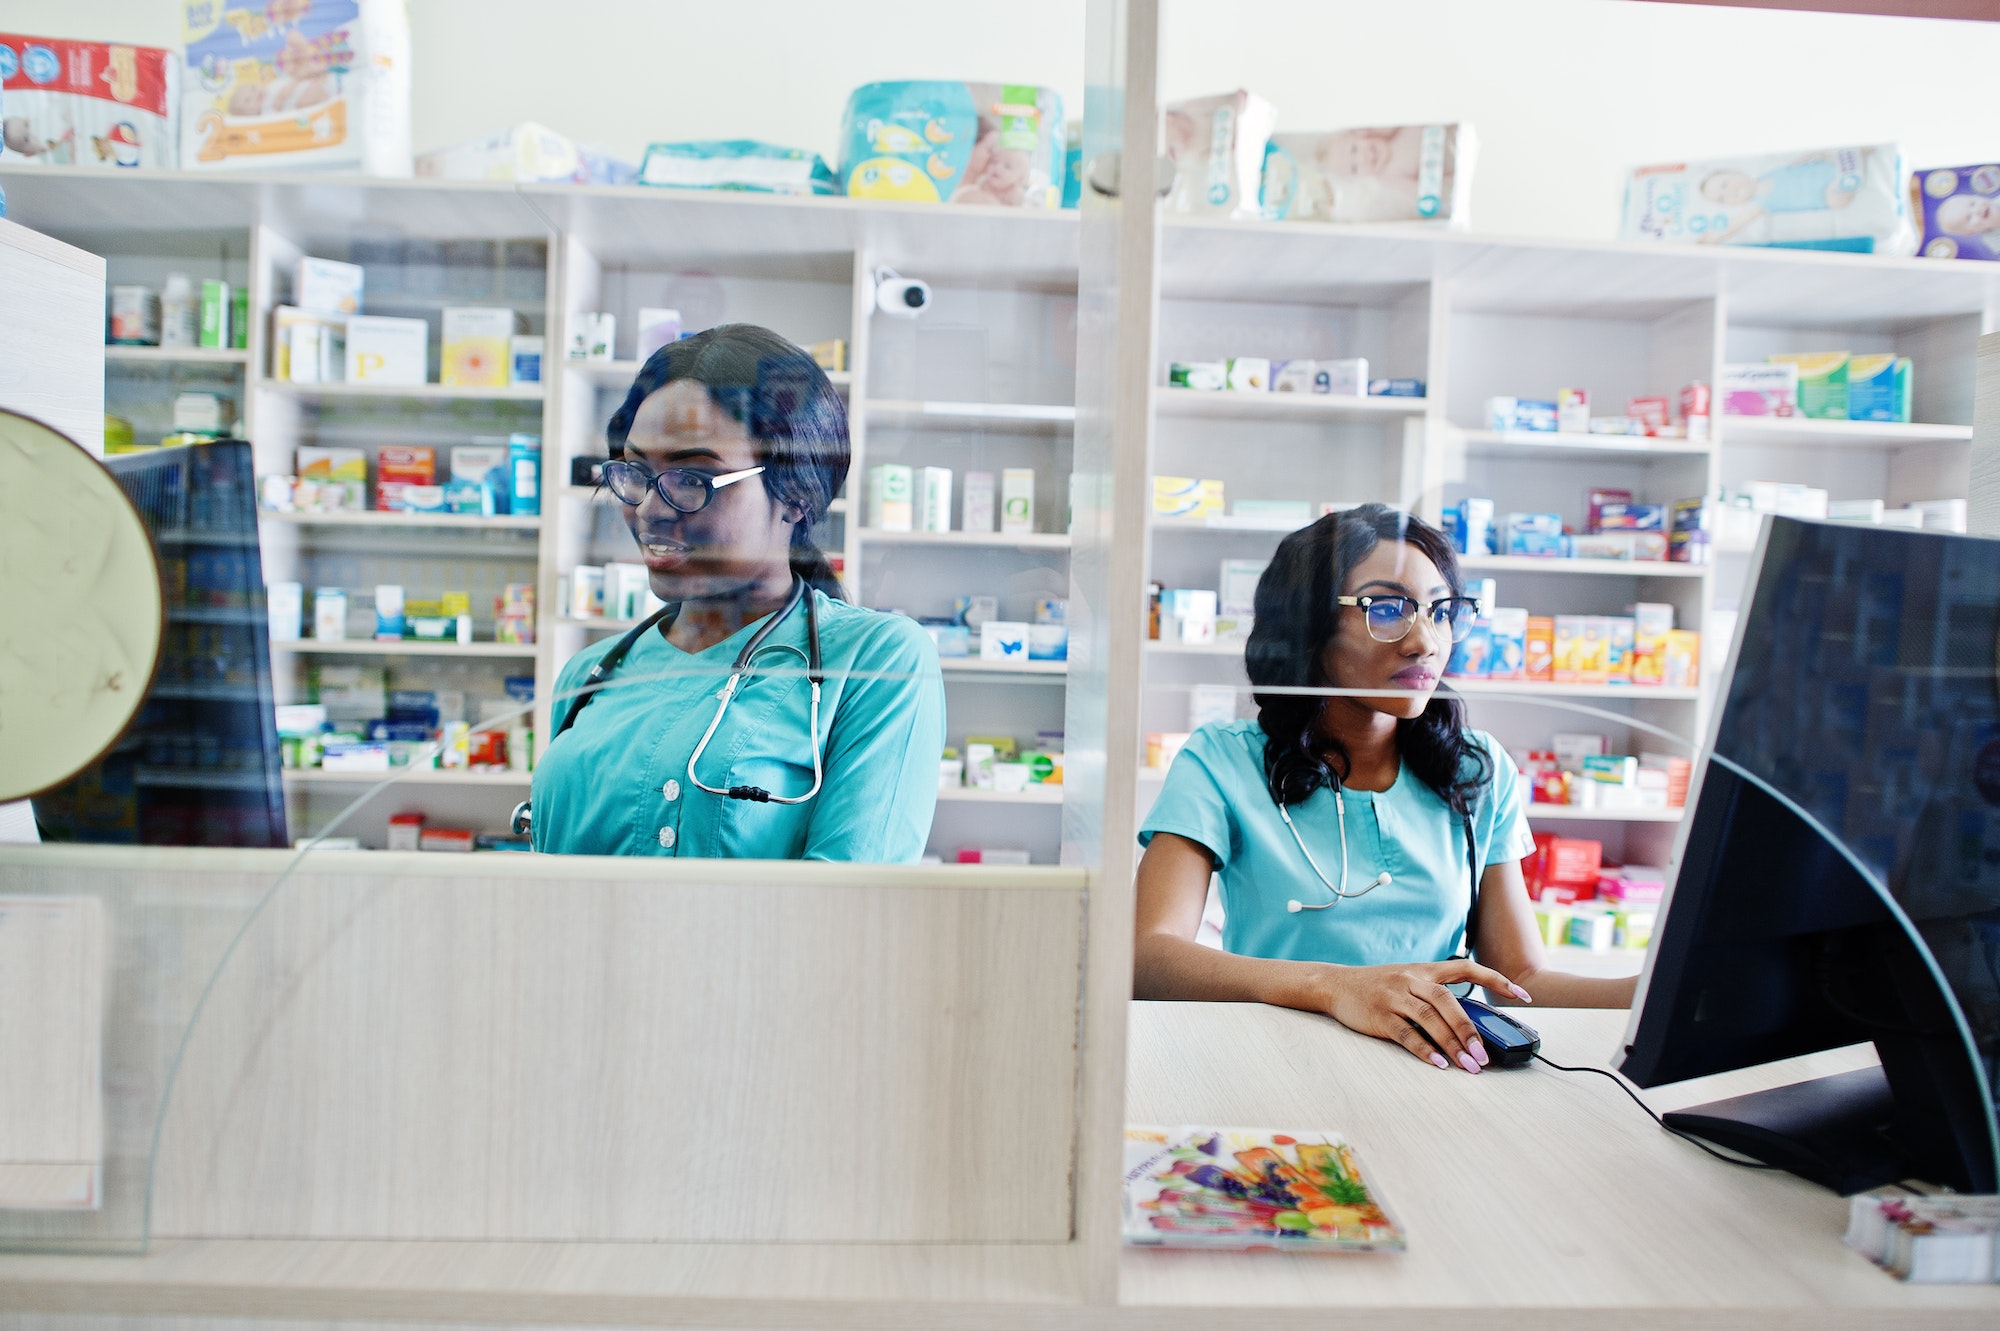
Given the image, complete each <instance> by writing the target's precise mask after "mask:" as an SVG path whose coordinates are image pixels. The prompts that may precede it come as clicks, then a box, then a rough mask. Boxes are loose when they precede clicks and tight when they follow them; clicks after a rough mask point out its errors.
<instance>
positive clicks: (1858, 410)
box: [1847, 356, 1910, 422]
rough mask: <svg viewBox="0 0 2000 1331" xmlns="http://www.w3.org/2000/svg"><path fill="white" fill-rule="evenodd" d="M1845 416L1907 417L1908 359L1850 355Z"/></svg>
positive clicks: (1866, 418) (1872, 418)
mask: <svg viewBox="0 0 2000 1331" xmlns="http://www.w3.org/2000/svg"><path fill="white" fill-rule="evenodd" d="M1847 419H1849V420H1851V421H1902V422H1907V421H1908V420H1909V419H1910V358H1909V357H1908V356H1850V357H1849V358H1848V361H1847Z"/></svg>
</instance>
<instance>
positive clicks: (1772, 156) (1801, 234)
mask: <svg viewBox="0 0 2000 1331" xmlns="http://www.w3.org/2000/svg"><path fill="white" fill-rule="evenodd" d="M1905 181H1906V176H1905V174H1904V170H1903V159H1902V153H1901V151H1900V150H1899V149H1898V148H1897V146H1896V145H1895V144H1893V143H1873V144H1855V145H1845V146H1841V147H1834V148H1825V149H1821V150H1819V151H1816V152H1807V153H1766V154H1762V155H1758V156H1748V157H1729V158H1713V159H1710V160H1707V161H1690V162H1670V163H1666V164H1663V165H1659V166H1642V167H1640V168H1639V169H1637V170H1636V171H1634V172H1632V174H1631V175H1630V176H1629V177H1628V178H1627V179H1626V184H1625V211H1624V218H1623V221H1622V223H1621V225H1620V228H1619V238H1620V239H1621V240H1653V241H1667V242H1672V243H1679V244H1702V245H1769V246H1777V247H1780V248H1792V249H1814V250H1848V251H1853V252H1855V253H1860V254H1912V253H1914V252H1915V251H1916V248H1917V230H1916V227H1915V226H1914V225H1913V224H1912V221H1911V213H1910V200H1909V198H1908V195H1907V192H1906V188H1905Z"/></svg>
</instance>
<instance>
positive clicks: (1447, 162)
mask: <svg viewBox="0 0 2000 1331" xmlns="http://www.w3.org/2000/svg"><path fill="white" fill-rule="evenodd" d="M1476 147H1477V145H1476V142H1475V140H1474V137H1473V133H1472V126H1471V125H1466V124H1450V125H1386V126H1380V127H1375V128H1368V129H1343V130H1339V131H1337V132H1334V133H1323V132H1319V131H1314V132H1312V133H1296V134H1276V135H1273V136H1272V138H1271V146H1270V150H1269V151H1268V152H1267V153H1266V154H1265V155H1264V179H1263V194H1262V198H1263V208H1264V215H1265V216H1266V217H1270V218H1274V219H1282V220H1293V221H1319V222H1442V223H1444V224H1446V225H1447V226H1449V227H1451V229H1453V230H1455V231H1457V230H1464V229H1465V228H1466V227H1467V226H1469V225H1470V204H1471V199H1472V168H1473V158H1474V155H1475V152H1476Z"/></svg>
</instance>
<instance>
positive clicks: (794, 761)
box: [532, 591, 945, 863]
mask: <svg viewBox="0 0 2000 1331" xmlns="http://www.w3.org/2000/svg"><path fill="white" fill-rule="evenodd" d="M807 595H810V596H813V597H815V598H817V604H818V611H819V631H820V654H821V662H822V665H823V666H824V669H825V673H826V682H825V684H824V686H823V687H822V689H821V694H820V713H819V722H820V741H821V744H822V746H823V751H824V768H825V780H824V782H823V783H822V784H821V786H820V791H819V794H818V795H817V796H815V797H814V798H813V799H811V800H808V801H807V802H806V803H803V804H776V803H770V804H761V803H757V802H754V801H751V800H735V799H729V798H727V797H725V796H722V795H711V794H709V793H707V792H706V791H703V790H701V789H699V788H698V787H696V786H695V785H694V784H693V783H692V782H691V781H689V780H688V757H689V755H691V754H692V753H693V752H694V749H695V745H697V744H698V743H700V741H701V736H702V732H703V731H705V730H707V729H708V725H709V723H710V722H711V721H712V720H713V719H714V717H715V707H716V701H717V698H716V695H717V694H718V693H719V692H720V691H721V688H722V686H723V684H724V683H725V682H726V681H727V680H728V678H729V673H730V667H731V666H732V665H733V664H734V663H735V661H736V657H737V654H738V653H739V652H741V651H742V650H743V645H744V643H746V642H748V641H749V639H750V638H751V637H752V636H753V635H755V633H756V632H757V630H758V629H759V628H761V627H763V624H764V620H761V619H760V620H757V621H756V622H754V623H751V624H747V625H745V626H744V627H743V628H742V629H741V630H739V631H738V632H737V633H735V634H733V635H731V636H730V637H728V638H725V639H724V640H723V641H721V642H719V643H717V644H715V645H714V646H713V647H710V648H708V649H706V650H705V651H700V652H692V653H690V652H685V651H682V650H681V649H680V648H678V647H676V646H674V645H673V644H672V643H670V642H668V641H667V640H666V637H665V636H664V635H663V634H661V633H658V632H656V631H655V632H648V633H646V634H645V635H644V636H643V637H642V638H641V639H640V640H639V642H638V643H636V644H635V645H634V646H633V648H632V651H631V652H630V654H628V655H627V656H626V657H625V659H624V660H623V661H622V662H620V663H619V665H618V667H617V669H616V670H614V671H612V672H611V674H610V676H609V677H608V679H607V681H606V687H605V688H603V689H602V690H601V691H600V692H598V693H597V694H596V695H595V697H594V698H593V700H592V701H591V703H590V705H589V706H587V707H585V708H583V710H582V711H581V712H579V713H578V714H577V718H576V723H575V724H574V725H572V726H571V727H570V728H569V729H568V730H567V731H565V732H564V733H563V734H561V735H560V736H558V737H557V738H556V739H555V740H554V741H553V742H552V743H551V744H550V745H549V746H548V749H547V751H546V752H544V753H543V754H542V755H541V757H540V759H539V761H537V763H536V765H535V775H534V782H533V791H532V797H533V805H534V819H533V824H532V835H533V840H534V847H535V849H536V850H538V851H546V852H551V853H555V854H565V855H692V856H708V857H717V858H722V857H727V858H735V859H771V860H798V859H819V860H849V861H868V862H875V863H915V862H916V861H917V860H918V859H920V858H922V856H923V853H924V844H925V842H926V841H927V840H928V839H929V837H930V829H931V818H932V815H933V814H934V813H935V812H936V810H937V773H938V755H939V754H940V753H942V752H943V749H944V706H945V704H944V677H943V674H942V672H941V671H940V670H939V668H938V659H937V650H936V648H935V647H934V646H933V645H932V643H931V640H930V637H929V635H927V634H926V633H925V632H924V631H923V629H922V628H921V627H919V626H918V624H917V623H916V622H915V621H914V620H911V619H908V618H906V617H904V616H902V615H892V614H884V613H882V612H879V611H874V610H865V609H861V608H860V607H857V606H851V605H848V604H846V603H845V602H843V601H837V600H834V599H832V598H830V597H828V596H826V595H824V594H822V593H820V592H817V591H812V592H808V593H807ZM616 641H617V640H616V639H615V638H606V639H605V640H604V641H602V642H599V643H593V644H592V645H591V646H590V647H588V648H586V649H585V650H583V651H581V652H579V653H577V655H576V656H575V657H573V658H571V660H570V661H569V663H568V664H567V665H566V666H564V667H563V671H562V674H561V676H560V678H559V679H558V680H557V685H556V698H555V701H554V716H555V723H556V724H557V725H560V724H561V722H562V718H563V717H564V716H565V715H566V714H567V712H568V709H569V708H570V706H571V705H572V700H573V699H574V697H575V696H576V690H577V688H578V687H579V686H580V685H581V684H582V682H583V679H584V677H585V675H586V674H588V672H589V670H590V667H591V666H592V665H594V664H596V662H597V660H598V658H599V657H601V656H603V654H604V653H605V652H607V651H609V650H610V649H611V647H612V646H613V645H614V644H615V643H616ZM786 647H790V648H793V649H795V651H786V650H783V648H786ZM805 651H806V615H805V610H804V607H803V606H801V607H799V608H798V609H797V610H794V611H793V613H792V614H791V615H789V616H788V617H787V618H786V619H785V621H784V622H783V623H782V624H780V625H779V626H778V628H777V629H776V631H774V632H773V633H772V635H771V637H769V638H768V639H766V640H765V642H764V645H763V647H761V648H760V649H759V652H758V657H757V663H756V664H757V667H758V672H757V673H751V674H747V675H746V676H745V678H744V681H743V683H742V684H741V685H740V686H739V688H738V691H737V694H736V698H735V701H733V702H732V703H731V704H730V707H729V712H728V715H727V716H725V717H724V718H723V721H722V724H721V726H720V727H719V728H718V729H717V730H716V732H715V735H714V737H713V738H712V739H710V740H709V743H708V748H707V749H706V750H705V751H704V752H703V753H702V756H701V763H700V766H699V768H698V769H697V770H698V771H699V773H700V776H701V779H702V780H703V781H704V782H706V783H707V784H708V785H710V786H714V787H716V788H717V789H722V790H726V789H729V788H730V787H732V786H761V787H762V788H764V789H765V790H768V791H770V792H771V793H772V794H773V795H779V796H797V795H803V794H805V793H806V792H807V791H808V790H811V789H812V783H813V767H812V739H811V735H810V733H809V732H810V718H811V707H810V700H811V686H810V684H809V683H808V682H807V680H806V677H805V669H804V667H805ZM766 672H768V673H766Z"/></svg>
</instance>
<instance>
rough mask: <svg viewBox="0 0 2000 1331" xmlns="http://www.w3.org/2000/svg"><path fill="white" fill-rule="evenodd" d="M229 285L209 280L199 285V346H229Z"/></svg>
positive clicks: (212, 279)
mask: <svg viewBox="0 0 2000 1331" xmlns="http://www.w3.org/2000/svg"><path fill="white" fill-rule="evenodd" d="M229 307H230V296H229V283H227V282H223V281H220V280H218V279H216V278H210V279H208V280H207V281H205V282H203V283H202V284H201V326H200V331H199V332H198V334H197V338H198V341H199V343H200V345H202V346H204V347H210V348H221V347H226V346H228V345H229Z"/></svg>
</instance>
